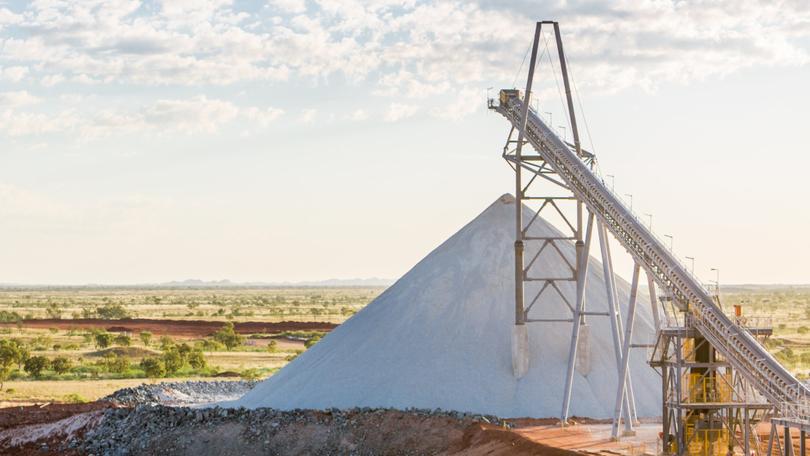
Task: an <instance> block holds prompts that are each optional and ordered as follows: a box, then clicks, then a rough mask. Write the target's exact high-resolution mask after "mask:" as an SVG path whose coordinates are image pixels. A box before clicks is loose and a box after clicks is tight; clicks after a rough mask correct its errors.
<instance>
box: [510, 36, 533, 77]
mask: <svg viewBox="0 0 810 456" xmlns="http://www.w3.org/2000/svg"><path fill="white" fill-rule="evenodd" d="M531 49H532V45H531V44H530V45H529V47H527V48H526V53H525V54H523V60H521V61H520V66H519V67H518V70H517V73H515V80H514V81H512V87H513V88H514V87H515V84H517V79H518V76H520V70H522V69H523V64H524V63H526V57H528V56H529V51H530V50H531Z"/></svg>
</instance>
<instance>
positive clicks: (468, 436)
mask: <svg viewBox="0 0 810 456" xmlns="http://www.w3.org/2000/svg"><path fill="white" fill-rule="evenodd" d="M382 291H383V288H264V289H249V288H205V289H168V288H157V289H143V288H137V289H119V288H97V289H91V288H66V289H45V288H39V289H33V288H32V289H10V288H7V289H2V290H0V319H2V322H1V323H0V340H2V341H5V342H2V343H4V344H6V343H11V341H14V342H13V343H15V344H17V345H16V346H19V347H23V348H24V349H25V351H26V352H27V356H28V357H29V358H32V357H41V358H43V359H44V360H45V361H46V364H45V365H44V366H42V368H41V369H39V370H37V369H35V367H31V366H25V365H24V364H25V363H22V364H23V365H18V364H17V363H16V362H12V363H9V365H8V366H7V369H6V370H5V373H4V378H3V380H4V382H3V385H2V391H0V406H2V407H4V408H2V409H0V447H4V448H6V449H8V448H14V451H17V452H20V453H21V454H64V452H65V451H66V450H65V448H61V449H60V450H58V451H56V447H54V445H56V443H57V442H56V441H57V440H58V441H68V440H69V438H73V439H77V438H79V437H81V436H82V435H83V433H84V432H88V430H89V429H90V428H91V426H90V425H89V424H88V423H91V424H92V423H93V422H94V421H93V420H99V419H100V417H102V416H105V415H104V414H110V413H124V412H115V410H133V412H131V413H133V416H132V417H131V419H132V420H137V419H140V420H143V421H144V422H148V421H149V420H152V419H153V418H154V415H155V414H158V415H161V417H163V415H166V414H169V415H171V414H178V413H179V414H180V415H178V416H177V417H174V418H173V419H174V420H175V421H176V422H177V423H179V424H178V426H180V427H179V428H176V429H175V431H173V432H178V433H179V432H181V431H182V432H184V434H182V435H181V434H178V435H176V436H174V437H176V445H178V447H177V448H176V450H177V451H176V452H177V453H178V454H192V453H194V452H195V451H197V450H195V448H196V447H195V446H194V442H191V441H188V442H186V441H185V440H183V439H184V438H186V437H188V436H189V435H193V434H194V432H197V431H200V432H202V431H201V430H199V429H198V428H195V426H194V424H193V423H194V422H195V421H194V419H195V418H194V415H193V413H194V412H193V409H185V408H181V409H177V410H181V411H179V412H178V411H175V409H173V408H160V407H161V406H160V405H156V404H161V403H164V404H166V403H167V402H166V401H167V399H166V397H169V398H171V397H174V396H172V394H173V393H171V391H176V389H173V388H174V387H172V386H167V387H166V388H165V390H166V391H168V393H166V394H163V393H161V394H159V395H158V396H160V397H161V398H162V399H159V400H153V399H149V398H150V397H151V396H149V395H146V396H143V397H142V396H138V397H137V400H134V401H130V402H126V401H124V402H109V401H99V399H101V398H104V397H105V396H108V395H110V394H112V393H113V392H115V391H118V390H121V389H123V388H135V391H140V390H138V389H137V387H138V385H142V384H146V385H147V387H151V388H160V387H159V385H160V384H162V383H164V382H166V383H167V384H170V383H176V382H188V381H199V380H201V381H206V382H224V381H233V382H245V381H258V380H261V379H263V378H266V377H268V376H270V375H272V374H273V373H274V372H275V371H277V370H278V369H280V368H281V367H283V366H284V365H285V364H286V363H288V362H289V361H290V360H292V359H293V358H294V357H295V356H297V355H298V354H300V353H301V352H303V351H304V350H306V349H307V348H308V347H309V346H312V345H313V344H315V343H317V341H318V340H319V338H320V337H322V336H323V335H325V334H326V333H328V332H329V331H330V330H332V329H333V328H334V327H335V326H336V325H339V324H340V323H341V322H342V321H344V320H345V319H347V318H349V317H350V316H351V315H353V314H354V313H355V312H357V311H359V310H360V309H362V308H363V307H364V306H365V305H366V304H368V303H369V302H370V301H371V300H373V299H374V298H375V297H376V296H378V295H379V294H380V293H381V292H382ZM722 301H723V303H724V306H725V308H726V309H727V311H728V312H731V308H732V305H734V304H739V305H741V306H742V312H743V315H745V316H747V317H749V318H751V319H756V318H760V317H762V318H764V319H763V320H762V321H767V322H769V323H770V324H772V326H773V331H774V333H773V336H771V337H770V338H769V339H768V340H767V342H766V344H767V347H768V348H769V349H770V350H771V351H772V353H774V355H775V356H776V357H777V358H778V359H779V360H780V361H781V362H783V363H784V364H785V365H786V366H787V367H789V368H790V369H791V370H792V371H793V372H794V373H795V374H796V375H798V376H799V377H800V378H807V376H808V372H809V371H810V287H757V286H740V287H727V288H726V289H725V292H724V294H723V295H722ZM228 323H233V333H232V334H231V335H230V336H228V334H225V333H223V332H222V330H223V327H225V326H226V325H227V324H228ZM105 334H106V336H105ZM147 334H148V335H147ZM228 337H230V339H229V338H228ZM229 340H230V342H231V343H230V344H227V345H226V343H225V342H228V341H229ZM180 347H186V350H188V351H189V352H194V353H199V354H200V357H201V358H202V359H203V360H204V363H203V364H202V365H200V364H199V363H196V365H191V363H190V362H189V359H191V358H185V359H181V360H180V361H179V365H175V366H174V368H172V369H165V368H164V369H163V370H162V371H159V372H157V373H156V372H147V370H148V369H147V368H146V367H145V365H144V363H143V360H145V359H152V360H157V361H159V362H162V363H164V364H165V366H168V365H169V364H171V363H172V358H171V356H172V354H176V353H177V352H178V351H179V352H182V350H183V349H182V348H180ZM184 356H187V355H184ZM56 359H64V360H65V361H62V364H63V365H62V366H59V365H58V363H56V362H54V360H56ZM175 364H176V363H175ZM165 366H164V367H165ZM28 367H31V368H30V369H29V368H28ZM239 384H242V385H243V384H244V383H239ZM217 385H219V384H217ZM234 385H235V387H234V388H235V389H234V390H233V391H230V390H229V389H228V388H227V387H223V388H221V389H223V392H222V396H221V397H219V396H217V399H222V398H227V397H230V396H228V394H231V395H233V394H236V393H235V392H234V391H241V390H240V389H239V388H241V387H237V386H238V384H237V383H234ZM161 391H162V390H161ZM178 394H179V396H178V397H181V398H188V397H190V396H187V395H186V394H180V393H178ZM192 396H193V395H192ZM215 396H216V395H215ZM188 400H189V401H192V402H193V401H198V402H205V401H204V400H202V399H200V398H199V397H197V398H196V399H193V400H192V399H188ZM169 402H171V401H170V400H169ZM192 402H188V403H184V402H182V400H180V402H177V403H174V404H169V405H193V403H192ZM139 403H149V404H152V406H156V407H157V408H154V407H152V408H149V409H143V410H141V409H137V408H131V407H132V406H134V405H137V404H139ZM122 407H123V409H122ZM136 410H137V412H136ZM182 410H185V411H182ZM188 410H192V411H188ZM127 413H129V412H127ZM206 413H208V412H206ZM239 413H242V414H241V415H240V414H239ZM239 413H235V412H234V413H233V414H230V415H227V416H223V417H220V416H219V415H218V416H217V420H219V421H217V422H216V424H214V425H211V426H213V427H211V426H209V427H208V428H206V429H207V430H205V432H206V433H207V434H206V437H205V439H209V440H211V439H214V440H216V439H220V440H222V439H224V440H222V441H223V442H225V443H223V445H226V446H225V447H223V448H222V452H223V454H228V453H230V454H252V453H250V451H253V450H250V448H253V447H248V446H245V445H247V444H244V445H243V444H241V443H240V441H241V440H240V439H241V438H242V437H245V436H251V435H253V433H256V435H259V434H261V435H269V436H270V437H268V438H267V439H266V440H263V441H262V442H261V443H262V445H264V446H262V445H259V446H257V447H255V448H264V449H268V448H270V449H272V450H273V451H283V452H285V453H299V454H305V453H307V452H311V451H316V450H317V451H321V450H324V449H332V450H334V451H354V450H352V449H353V448H354V449H357V450H358V451H359V452H361V453H362V452H363V451H366V452H370V453H374V452H375V450H379V449H381V448H383V446H382V445H384V444H391V445H393V446H389V447H388V449H389V450H391V451H392V452H394V453H396V452H397V451H399V450H401V451H402V452H405V451H406V450H409V449H411V450H413V449H415V451H416V452H420V451H421V452H428V453H447V454H451V453H454V452H464V453H469V454H476V453H478V454H505V453H507V452H508V453H514V454H520V453H521V452H523V453H525V454H568V452H569V451H572V450H573V451H579V452H589V453H603V454H615V452H617V451H618V452H621V453H627V454H639V453H642V452H645V451H647V450H651V451H652V450H653V448H654V446H655V445H656V441H657V431H658V429H659V426H660V425H659V424H657V423H654V422H652V423H645V424H643V425H642V426H641V427H640V428H639V432H638V434H637V436H636V437H634V438H633V439H627V440H624V441H623V442H618V443H616V442H611V441H610V439H609V425H608V424H606V423H605V422H598V421H593V420H589V419H587V418H581V419H576V420H575V421H577V422H578V423H579V425H577V426H573V427H568V428H565V429H562V428H560V427H559V426H558V423H557V422H556V420H555V419H553V418H551V417H550V418H549V419H548V420H507V421H504V422H501V421H498V420H497V418H485V417H477V416H455V415H451V416H448V415H446V414H442V413H432V412H431V413H425V412H418V413H417V412H399V411H393V410H360V411H351V412H348V411H344V412H337V411H335V412H326V413H323V412H315V411H312V412H296V413H298V415H296V414H293V412H285V413H281V412H279V413H278V414H277V415H273V416H272V417H270V418H268V417H266V416H264V415H261V413H269V412H260V411H257V412H239ZM257 413H258V414H259V415H256V414H257ZM172 416H173V415H172ZM80 418H81V420H84V421H80V420H79V419H80ZM260 418H261V419H260ZM59 420H63V421H59ZM65 420H66V421H65ZM71 420H73V421H71ZM257 420H258V421H257ZM261 420H265V421H267V422H268V423H270V422H275V423H279V424H278V425H277V427H274V428H273V429H270V430H267V429H265V428H264V427H263V426H265V425H264V424H257V423H259V422H260V421H261ZM261 422H264V421H261ZM183 423H185V424H183ZM505 425H506V426H505ZM43 426H45V427H43ZM184 426H185V427H184ZM268 426H269V424H268ZM51 427H52V428H53V429H61V431H59V432H62V431H64V432H68V434H70V435H69V436H68V435H67V434H60V433H59V432H57V433H55V434H53V433H51V434H48V433H46V432H45V430H48V429H51ZM65 429H67V431H65ZM177 429H180V430H177ZM403 429H409V430H408V431H407V432H405V431H403ZM428 429H430V430H432V431H431V432H427V430H428ZM370 430H376V431H375V432H377V431H378V432H379V433H381V434H385V433H386V432H393V431H397V432H400V434H401V438H400V439H399V440H397V441H396V442H394V443H392V442H383V441H378V440H375V439H374V438H371V437H370V434H372V433H373V432H370ZM107 431H108V432H110V433H113V434H114V430H107ZM38 432H39V434H38ZM113 434H110V435H113ZM304 434H306V435H311V439H310V441H311V444H312V445H315V446H310V447H307V446H303V447H296V446H295V445H297V444H296V443H295V442H294V441H293V440H294V439H293V437H292V436H293V435H304ZM110 435H107V436H106V437H105V438H107V437H109V438H110V439H112V438H113V437H110ZM201 435H202V434H201ZM229 435H230V436H231V437H229V438H230V440H228V439H229V438H226V437H223V436H229ZM330 435H332V436H333V435H341V436H342V437H341V439H339V440H337V441H333V440H330V439H332V437H327V436H330ZM233 436H242V437H240V438H236V437H233ZM68 437H69V438H68ZM251 438H252V437H251ZM54 439H56V440H54ZM65 439H68V440H65ZM154 439H158V436H154ZM110 441H111V442H113V441H114V440H110ZM183 442H185V443H183ZM251 442H252V440H251ZM253 443H255V442H253ZM120 444H121V445H123V447H126V445H130V447H131V448H135V447H139V446H142V447H144V448H147V450H144V452H142V453H141V454H148V447H149V445H153V444H154V445H165V444H166V442H165V441H158V440H154V441H152V440H149V441H146V440H144V441H132V442H120ZM76 445H77V446H76V447H75V448H74V449H73V450H71V451H74V450H75V452H76V453H77V454H81V453H82V452H86V451H87V450H88V449H87V448H85V447H81V446H80V444H78V443H77V444H76ZM317 445H320V446H317ZM256 451H258V450H256ZM136 454H137V452H136Z"/></svg>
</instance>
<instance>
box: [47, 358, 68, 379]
mask: <svg viewBox="0 0 810 456" xmlns="http://www.w3.org/2000/svg"><path fill="white" fill-rule="evenodd" d="M71 367H72V363H71V362H70V359H68V358H67V357H64V356H57V357H56V358H54V359H53V360H51V369H53V371H54V372H56V373H57V374H59V375H62V374H65V373H67V372H68V371H69V370H70V368H71Z"/></svg>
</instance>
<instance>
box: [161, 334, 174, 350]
mask: <svg viewBox="0 0 810 456" xmlns="http://www.w3.org/2000/svg"><path fill="white" fill-rule="evenodd" d="M174 345H175V344H174V340H173V339H172V338H171V337H169V336H161V337H160V350H161V351H166V350H168V349H170V348H171V347H174Z"/></svg>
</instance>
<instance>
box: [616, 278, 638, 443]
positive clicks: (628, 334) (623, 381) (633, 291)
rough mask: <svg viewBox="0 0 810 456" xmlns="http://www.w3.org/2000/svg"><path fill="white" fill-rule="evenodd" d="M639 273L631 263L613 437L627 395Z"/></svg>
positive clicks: (627, 431)
mask: <svg viewBox="0 0 810 456" xmlns="http://www.w3.org/2000/svg"><path fill="white" fill-rule="evenodd" d="M640 273H641V267H640V266H639V265H638V263H635V264H634V265H633V282H632V285H631V288H630V303H629V305H628V307H627V324H626V325H625V328H624V347H622V365H621V368H620V370H619V387H618V388H616V400H615V402H614V408H613V428H612V431H611V435H612V437H613V439H616V440H618V438H619V424H620V423H619V422H620V421H621V414H622V399H624V396H625V395H629V393H630V392H629V391H627V388H626V387H627V380H628V377H627V373H628V372H627V371H628V368H629V366H630V341H631V340H632V338H633V324H634V323H635V318H636V298H637V297H638V279H639V275H640ZM624 432H625V434H630V433H632V432H633V421H632V419H631V420H627V421H625V422H624Z"/></svg>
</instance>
